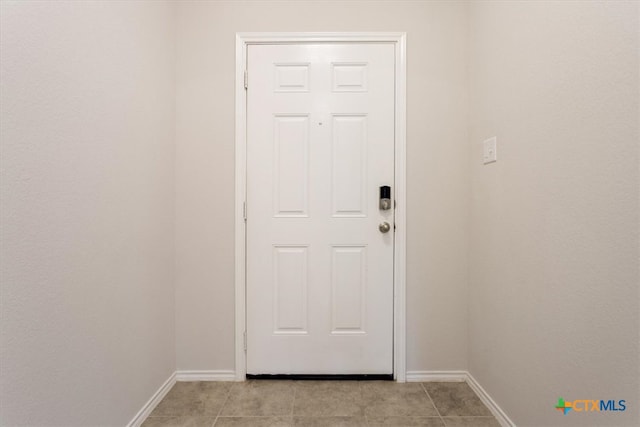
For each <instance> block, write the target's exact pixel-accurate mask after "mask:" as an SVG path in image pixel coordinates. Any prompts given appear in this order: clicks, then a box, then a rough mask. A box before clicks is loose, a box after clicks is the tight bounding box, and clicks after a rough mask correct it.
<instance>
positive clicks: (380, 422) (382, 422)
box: [367, 417, 444, 427]
mask: <svg viewBox="0 0 640 427" xmlns="http://www.w3.org/2000/svg"><path fill="white" fill-rule="evenodd" d="M367 421H368V422H369V426H371V427H378V426H387V427H444V423H443V422H442V420H441V419H440V417H367Z"/></svg>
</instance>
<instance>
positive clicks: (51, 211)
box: [0, 1, 175, 426]
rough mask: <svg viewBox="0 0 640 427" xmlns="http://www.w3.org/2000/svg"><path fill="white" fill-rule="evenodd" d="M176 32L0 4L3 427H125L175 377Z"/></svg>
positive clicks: (110, 17) (145, 9)
mask: <svg viewBox="0 0 640 427" xmlns="http://www.w3.org/2000/svg"><path fill="white" fill-rule="evenodd" d="M173 22H174V10H173V6H172V5H171V4H168V3H164V2H60V1H56V2H48V1H44V2H8V1H3V2H2V5H1V22H0V31H1V33H0V41H1V45H0V80H1V101H0V108H1V117H2V119H1V122H0V132H1V133H0V137H1V141H2V145H1V151H0V171H1V186H0V191H1V193H0V195H1V198H2V204H1V206H0V224H1V228H0V231H1V234H2V238H1V244H0V256H1V265H0V281H1V287H0V292H1V294H0V369H1V372H2V375H1V376H0V424H2V425H18V424H22V425H65V426H71V425H83V426H86V425H124V424H126V423H127V422H129V421H130V420H131V419H132V418H133V416H134V415H135V414H136V412H137V411H138V410H139V409H140V408H141V407H142V406H143V404H144V403H145V402H146V401H147V399H149V398H150V397H151V396H152V395H153V393H154V392H155V391H156V390H157V389H158V388H159V387H160V385H161V384H162V383H163V382H164V381H165V380H166V379H167V378H168V377H169V375H170V374H171V373H172V372H173V371H174V369H175V351H174V345H175V339H174V338H175V337H174V326H175V325H174V288H173V271H174V267H173V266H174V258H173V240H174V239H173V231H172V230H173V225H174V187H173V179H174V175H173V173H174V145H173V133H174V105H175V94H174V85H175V81H174V66H175V57H174V54H173V50H174V41H173V40H174V29H173Z"/></svg>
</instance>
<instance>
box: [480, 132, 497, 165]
mask: <svg viewBox="0 0 640 427" xmlns="http://www.w3.org/2000/svg"><path fill="white" fill-rule="evenodd" d="M482 160H483V162H484V164H485V165H486V164H487V163H493V162H495V161H497V160H498V156H497V153H496V137H495V136H494V137H493V138H489V139H486V140H485V141H484V143H483V156H482Z"/></svg>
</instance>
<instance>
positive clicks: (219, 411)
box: [211, 383, 238, 427]
mask: <svg viewBox="0 0 640 427" xmlns="http://www.w3.org/2000/svg"><path fill="white" fill-rule="evenodd" d="M236 384H238V383H232V385H231V387H229V391H228V392H227V396H226V397H225V399H224V402H222V405H220V409H218V413H217V414H216V419H215V420H213V425H212V426H211V427H215V425H216V424H217V423H218V418H220V414H221V413H222V410H223V409H224V405H226V404H227V402H228V401H229V396H230V395H231V390H232V389H233V387H235V385H236Z"/></svg>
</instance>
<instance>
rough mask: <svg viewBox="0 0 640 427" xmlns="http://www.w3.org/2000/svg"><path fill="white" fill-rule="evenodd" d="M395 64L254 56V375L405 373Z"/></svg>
mask: <svg viewBox="0 0 640 427" xmlns="http://www.w3.org/2000/svg"><path fill="white" fill-rule="evenodd" d="M394 55H395V53H394V45H393V44H391V43H362V44H348V43H339V44H338V43H336V44H328V43H325V44H280V45H277V44H276V45H250V46H249V47H248V57H247V64H248V65H247V66H248V95H247V96H248V98H247V118H248V119H247V120H248V121H247V171H248V172H247V373H248V374H392V373H393V249H394V246H393V245H394V238H393V233H394V227H393V223H394V211H393V207H391V209H389V210H382V209H380V206H379V200H380V187H381V186H390V187H391V190H393V179H394V88H395V74H394V73H395V71H394V70H395V65H394V64H395V57H394ZM392 199H393V197H392ZM385 222H386V223H388V224H389V225H390V230H389V231H388V232H386V233H385V232H383V231H381V230H380V224H384V223H385ZM383 228H384V227H383Z"/></svg>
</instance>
